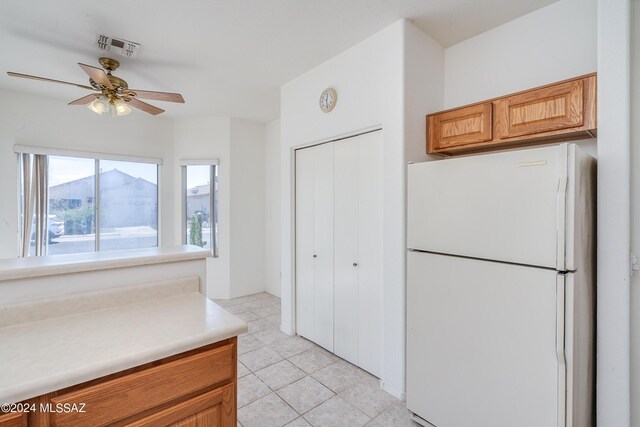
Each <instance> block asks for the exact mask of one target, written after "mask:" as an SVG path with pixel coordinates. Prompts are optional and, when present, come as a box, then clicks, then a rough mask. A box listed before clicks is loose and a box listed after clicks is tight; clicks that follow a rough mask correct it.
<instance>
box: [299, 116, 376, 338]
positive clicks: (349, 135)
mask: <svg viewBox="0 0 640 427" xmlns="http://www.w3.org/2000/svg"><path fill="white" fill-rule="evenodd" d="M373 132H380V134H381V136H382V135H384V133H383V128H382V126H380V125H377V126H373V127H370V128H365V129H362V130H360V131H356V132H352V133H345V134H343V135H342V136H338V137H334V138H330V139H324V140H318V141H315V142H311V143H307V144H301V145H298V146H296V147H293V148H291V152H292V156H291V158H292V160H293V161H292V165H291V168H292V175H293V180H292V184H293V188H292V204H291V206H292V211H293V212H292V213H291V217H292V224H291V231H292V233H291V235H292V239H291V243H292V264H291V267H292V271H291V277H292V279H293V287H292V290H293V295H291V301H292V308H293V310H292V313H291V314H292V317H291V323H292V332H293V333H294V334H299V333H300V331H299V330H298V310H299V307H298V283H297V281H298V280H297V279H298V276H297V265H298V260H297V253H298V248H297V218H296V216H297V208H296V207H297V188H296V183H297V169H298V164H297V152H298V151H299V150H305V149H308V148H312V147H315V146H319V145H324V144H331V143H336V142H338V141H342V140H345V139H350V138H356V137H358V136H361V135H365V134H369V133H373ZM383 350H384V349H383Z"/></svg>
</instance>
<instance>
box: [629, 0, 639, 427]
mask: <svg viewBox="0 0 640 427" xmlns="http://www.w3.org/2000/svg"><path fill="white" fill-rule="evenodd" d="M632 9H633V14H632V15H631V26H632V33H631V48H632V50H631V60H632V63H631V117H639V114H640V5H639V4H638V3H637V2H635V3H632ZM631 164H632V165H634V166H635V167H631V248H632V251H633V252H634V253H635V254H636V255H640V168H638V166H637V165H640V120H632V121H631ZM631 402H632V404H631V425H632V426H638V425H640V272H637V273H634V275H633V276H631Z"/></svg>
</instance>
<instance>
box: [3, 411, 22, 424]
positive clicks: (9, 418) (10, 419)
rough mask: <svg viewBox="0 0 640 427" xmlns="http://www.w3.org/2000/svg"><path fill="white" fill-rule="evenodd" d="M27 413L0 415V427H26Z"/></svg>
mask: <svg viewBox="0 0 640 427" xmlns="http://www.w3.org/2000/svg"><path fill="white" fill-rule="evenodd" d="M26 426H27V413H26V412H12V413H10V414H3V415H0V427H26Z"/></svg>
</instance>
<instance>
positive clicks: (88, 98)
mask: <svg viewBox="0 0 640 427" xmlns="http://www.w3.org/2000/svg"><path fill="white" fill-rule="evenodd" d="M95 99H96V95H94V94H91V95H87V96H83V97H82V98H78V99H76V100H75V101H71V102H70V103H69V105H87V104H89V103H90V102H93V101H94V100H95Z"/></svg>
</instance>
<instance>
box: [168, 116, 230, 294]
mask: <svg viewBox="0 0 640 427" xmlns="http://www.w3.org/2000/svg"><path fill="white" fill-rule="evenodd" d="M230 126H231V124H230V120H229V118H227V117H206V118H204V117H202V118H182V119H176V120H174V128H173V158H174V159H175V161H174V163H173V164H172V165H171V170H172V173H173V180H172V181H171V182H172V191H173V192H174V194H175V203H174V204H173V216H174V218H176V220H175V221H174V223H173V224H172V226H173V228H174V241H173V244H181V243H182V204H183V200H182V172H181V170H180V167H179V166H178V161H180V160H197V159H218V160H220V167H219V169H218V197H219V201H218V223H219V233H220V235H219V243H220V247H219V257H218V258H208V259H207V296H209V297H211V298H229V295H230V271H229V263H230V244H229V242H230V234H229V230H230V226H229V223H230V217H231V215H230V206H231V203H230V191H231V188H230V182H231V166H230V165H231V153H230V151H231V150H230V146H229V140H230V134H231V130H230Z"/></svg>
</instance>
